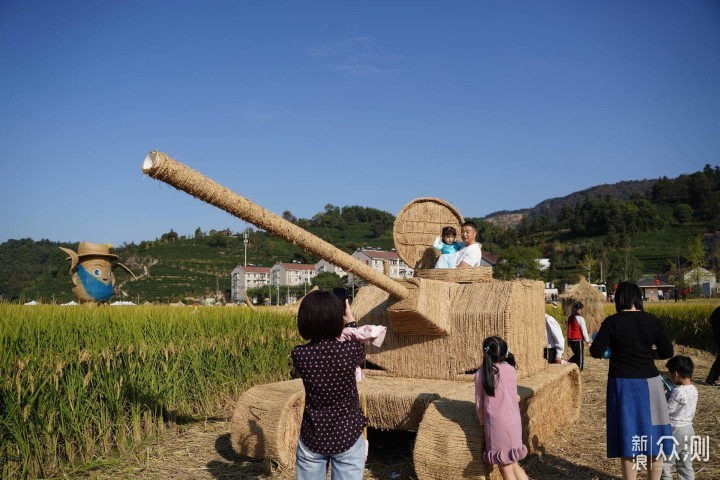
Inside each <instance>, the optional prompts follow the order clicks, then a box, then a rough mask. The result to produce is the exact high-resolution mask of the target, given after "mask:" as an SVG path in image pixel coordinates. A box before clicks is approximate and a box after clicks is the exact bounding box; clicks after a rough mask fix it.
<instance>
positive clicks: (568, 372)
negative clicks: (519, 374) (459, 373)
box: [413, 365, 581, 480]
mask: <svg viewBox="0 0 720 480" xmlns="http://www.w3.org/2000/svg"><path fill="white" fill-rule="evenodd" d="M468 378H470V376H468ZM518 395H520V415H521V417H522V425H523V443H524V444H525V445H526V446H527V447H528V450H529V452H530V453H534V452H539V451H541V447H542V445H543V441H544V440H547V439H549V438H550V437H551V436H552V435H553V434H554V433H555V432H557V431H559V430H560V429H561V428H564V427H565V426H567V425H570V424H572V423H574V422H575V421H576V420H577V418H578V417H579V415H580V401H581V398H580V397H581V384H580V372H579V370H578V369H577V366H575V365H551V366H550V368H547V369H546V370H545V371H544V372H540V373H536V374H534V375H532V376H530V377H527V378H526V379H525V380H524V381H520V382H519V383H518ZM553 406H555V407H556V408H553ZM560 408H561V409H562V415H558V409H560ZM484 449H485V433H484V430H483V427H482V426H481V425H480V423H479V422H478V419H477V414H476V413H475V388H474V385H473V384H472V383H469V382H468V385H467V387H466V388H465V389H463V390H458V391H457V392H456V393H454V394H451V395H448V396H446V397H444V398H440V399H438V400H436V401H434V402H433V403H431V404H430V406H428V408H427V410H426V411H425V415H424V416H423V419H422V421H421V422H420V427H419V429H418V434H417V437H416V439H415V449H414V452H413V463H414V464H415V473H416V474H417V476H418V478H421V479H422V480H445V479H447V478H476V479H483V478H489V479H499V478H501V477H500V474H499V472H498V471H497V468H492V469H490V468H488V467H486V465H485V464H484V463H483V460H482V453H483V451H484Z"/></svg>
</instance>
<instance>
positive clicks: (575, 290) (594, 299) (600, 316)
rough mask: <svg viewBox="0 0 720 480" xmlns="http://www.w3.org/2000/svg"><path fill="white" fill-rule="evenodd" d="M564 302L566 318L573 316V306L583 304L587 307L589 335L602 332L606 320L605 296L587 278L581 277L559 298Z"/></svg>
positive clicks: (586, 317)
mask: <svg viewBox="0 0 720 480" xmlns="http://www.w3.org/2000/svg"><path fill="white" fill-rule="evenodd" d="M558 298H559V299H560V300H561V301H562V308H563V313H564V314H565V317H569V316H570V315H571V314H572V306H573V303H575V302H582V303H583V305H585V308H584V309H583V318H584V319H585V324H586V326H587V329H588V333H590V334H591V335H592V333H593V332H597V331H598V330H600V324H601V323H602V321H603V320H604V319H605V295H603V294H602V293H600V292H599V291H598V289H597V288H595V287H593V286H592V285H590V283H589V282H588V281H587V280H586V279H585V277H580V281H579V282H578V283H577V284H575V285H573V286H572V287H570V288H569V289H568V290H567V291H566V292H564V293H561V294H560V296H559V297H558Z"/></svg>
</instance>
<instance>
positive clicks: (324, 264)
mask: <svg viewBox="0 0 720 480" xmlns="http://www.w3.org/2000/svg"><path fill="white" fill-rule="evenodd" d="M323 272H330V273H334V274H336V275H338V276H339V277H344V276H345V275H347V272H345V270H343V269H342V268H340V267H338V266H337V265H333V264H332V263H330V262H328V261H327V260H325V259H323V260H320V261H319V262H318V263H316V264H315V275H317V274H318V273H323Z"/></svg>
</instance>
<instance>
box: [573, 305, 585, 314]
mask: <svg viewBox="0 0 720 480" xmlns="http://www.w3.org/2000/svg"><path fill="white" fill-rule="evenodd" d="M584 306H585V305H583V303H582V302H575V303H573V306H572V314H573V317H574V316H577V315H580V310H582V309H583V307H584Z"/></svg>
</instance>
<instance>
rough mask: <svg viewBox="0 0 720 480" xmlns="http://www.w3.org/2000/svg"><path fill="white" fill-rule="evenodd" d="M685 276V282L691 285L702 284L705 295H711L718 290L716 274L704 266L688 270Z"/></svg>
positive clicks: (701, 287)
mask: <svg viewBox="0 0 720 480" xmlns="http://www.w3.org/2000/svg"><path fill="white" fill-rule="evenodd" d="M683 278H684V279H685V283H686V284H687V285H689V286H691V287H695V286H696V285H698V284H700V289H701V292H702V295H703V297H709V296H710V295H711V294H712V293H713V292H715V291H716V283H717V279H716V278H715V274H714V273H713V272H711V271H710V270H706V269H704V268H702V267H697V268H693V269H692V270H690V271H689V272H687V273H686V274H685V275H684V276H683Z"/></svg>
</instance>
